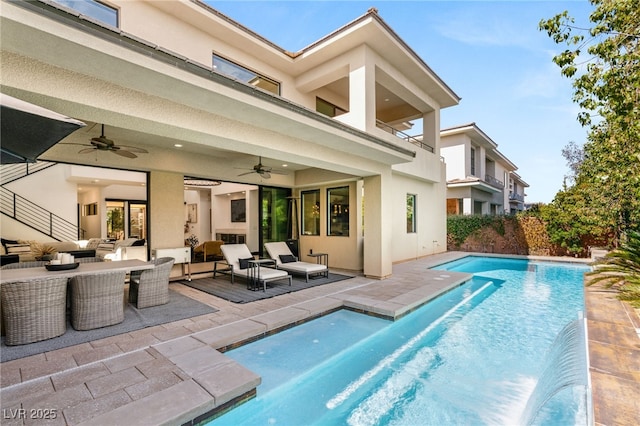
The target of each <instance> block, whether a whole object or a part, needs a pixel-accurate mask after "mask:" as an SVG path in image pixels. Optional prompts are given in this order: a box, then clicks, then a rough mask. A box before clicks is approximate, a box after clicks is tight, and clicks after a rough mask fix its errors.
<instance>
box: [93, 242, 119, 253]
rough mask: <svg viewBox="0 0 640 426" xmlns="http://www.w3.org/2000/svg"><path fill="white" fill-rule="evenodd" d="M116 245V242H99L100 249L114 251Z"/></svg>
mask: <svg viewBox="0 0 640 426" xmlns="http://www.w3.org/2000/svg"><path fill="white" fill-rule="evenodd" d="M114 246H115V243H105V242H102V243H100V244H98V248H97V250H100V251H113V249H114Z"/></svg>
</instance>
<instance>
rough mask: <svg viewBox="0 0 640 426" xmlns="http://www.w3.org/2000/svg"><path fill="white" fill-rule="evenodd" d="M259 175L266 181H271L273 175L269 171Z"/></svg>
mask: <svg viewBox="0 0 640 426" xmlns="http://www.w3.org/2000/svg"><path fill="white" fill-rule="evenodd" d="M258 174H259V175H260V176H262V177H263V178H265V179H271V174H270V173H269V172H267V171H261V172H258Z"/></svg>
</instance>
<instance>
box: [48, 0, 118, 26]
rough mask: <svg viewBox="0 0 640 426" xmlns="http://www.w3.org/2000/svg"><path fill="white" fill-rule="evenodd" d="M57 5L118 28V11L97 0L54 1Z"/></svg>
mask: <svg viewBox="0 0 640 426" xmlns="http://www.w3.org/2000/svg"><path fill="white" fill-rule="evenodd" d="M54 1H55V2H56V3H58V4H61V5H63V6H66V7H68V8H69V9H73V10H75V11H76V12H79V13H81V14H83V15H86V16H89V17H91V18H93V19H95V20H97V21H100V22H103V23H105V24H108V25H111V26H112V27H116V28H117V27H118V18H119V17H118V9H115V8H113V7H111V6H107V5H106V4H104V3H100V2H99V1H95V0H84V1H78V0H54Z"/></svg>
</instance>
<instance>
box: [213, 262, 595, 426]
mask: <svg viewBox="0 0 640 426" xmlns="http://www.w3.org/2000/svg"><path fill="white" fill-rule="evenodd" d="M438 269H441V270H456V271H462V272H472V273H473V274H474V278H473V279H472V280H470V281H469V282H467V283H466V284H464V285H463V286H460V287H458V288H456V289H454V290H452V291H450V292H448V293H446V294H444V295H443V296H441V297H439V298H437V299H436V300H434V301H432V302H429V303H428V304H426V305H425V306H423V307H421V308H420V309H418V310H416V311H415V312H413V313H411V314H409V315H407V316H406V317H404V318H402V319H400V320H398V321H396V322H390V321H386V320H382V319H379V318H373V317H369V316H365V315H362V314H358V313H354V312H350V311H346V310H343V311H338V312H335V313H332V314H329V315H327V316H324V317H322V318H319V319H317V320H314V321H310V322H308V323H306V324H303V325H301V326H298V327H295V328H292V329H289V330H286V331H284V332H282V333H278V334H276V335H273V336H270V337H268V338H265V339H262V340H259V341H257V342H253V343H251V344H248V345H245V346H243V347H240V348H238V349H235V350H233V351H229V352H227V353H226V355H227V356H229V357H231V358H233V359H235V360H236V361H238V362H240V363H241V364H243V365H244V366H246V367H247V368H249V369H251V370H253V371H254V372H256V373H257V374H259V375H261V376H262V378H263V384H262V385H260V386H259V387H258V396H257V397H256V398H255V399H253V400H251V401H249V402H247V403H245V404H243V405H242V406H240V407H238V408H236V409H234V410H232V411H231V412H229V413H227V414H225V415H223V416H221V417H219V418H218V419H215V420H213V421H212V422H211V423H210V424H211V425H213V426H217V425H242V424H245V425H260V424H278V425H307V424H318V425H321V424H322V425H324V424H351V425H415V424H421V425H441V424H465V425H466V424H521V423H523V422H532V423H540V424H586V423H587V420H586V414H585V413H586V412H587V407H586V406H587V405H588V404H587V399H588V396H587V390H586V389H585V387H584V386H572V387H568V388H567V389H565V390H562V391H560V392H559V393H558V394H556V395H553V396H552V398H551V399H550V400H549V401H548V402H547V403H546V404H544V407H543V409H542V410H540V411H539V412H538V411H537V410H536V414H535V416H534V417H531V416H529V417H527V418H524V419H523V417H522V416H523V413H524V412H525V406H526V404H527V401H528V400H529V399H530V396H531V395H532V393H534V394H535V392H534V388H535V384H536V382H537V381H538V378H540V377H541V376H542V375H543V372H544V370H545V368H546V367H547V364H549V361H548V359H549V356H550V352H551V349H552V346H553V345H554V340H555V339H556V336H558V334H559V333H560V332H561V331H562V330H563V328H564V327H565V326H566V325H567V324H570V323H572V322H573V321H574V320H576V318H578V313H579V312H581V311H582V310H583V292H582V289H583V287H582V286H583V284H582V276H583V273H584V272H585V271H587V270H588V268H587V267H586V266H580V265H575V266H574V265H569V264H557V263H542V262H528V261H523V260H512V259H497V258H476V257H468V258H464V259H462V260H459V261H456V262H452V263H450V264H447V265H443V266H442V267H440V268H438ZM581 349H582V350H584V348H580V347H577V348H572V349H571V350H575V351H580V350H581ZM563 350H564V349H563ZM578 368H583V369H584V370H585V372H586V368H587V367H586V365H582V366H579V367H578Z"/></svg>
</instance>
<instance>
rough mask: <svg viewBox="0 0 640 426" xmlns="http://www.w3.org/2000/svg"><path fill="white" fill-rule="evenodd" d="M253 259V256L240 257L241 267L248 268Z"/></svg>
mask: <svg viewBox="0 0 640 426" xmlns="http://www.w3.org/2000/svg"><path fill="white" fill-rule="evenodd" d="M250 260H253V257H248V258H246V259H238V262H239V263H240V269H247V268H248V267H249V261H250Z"/></svg>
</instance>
